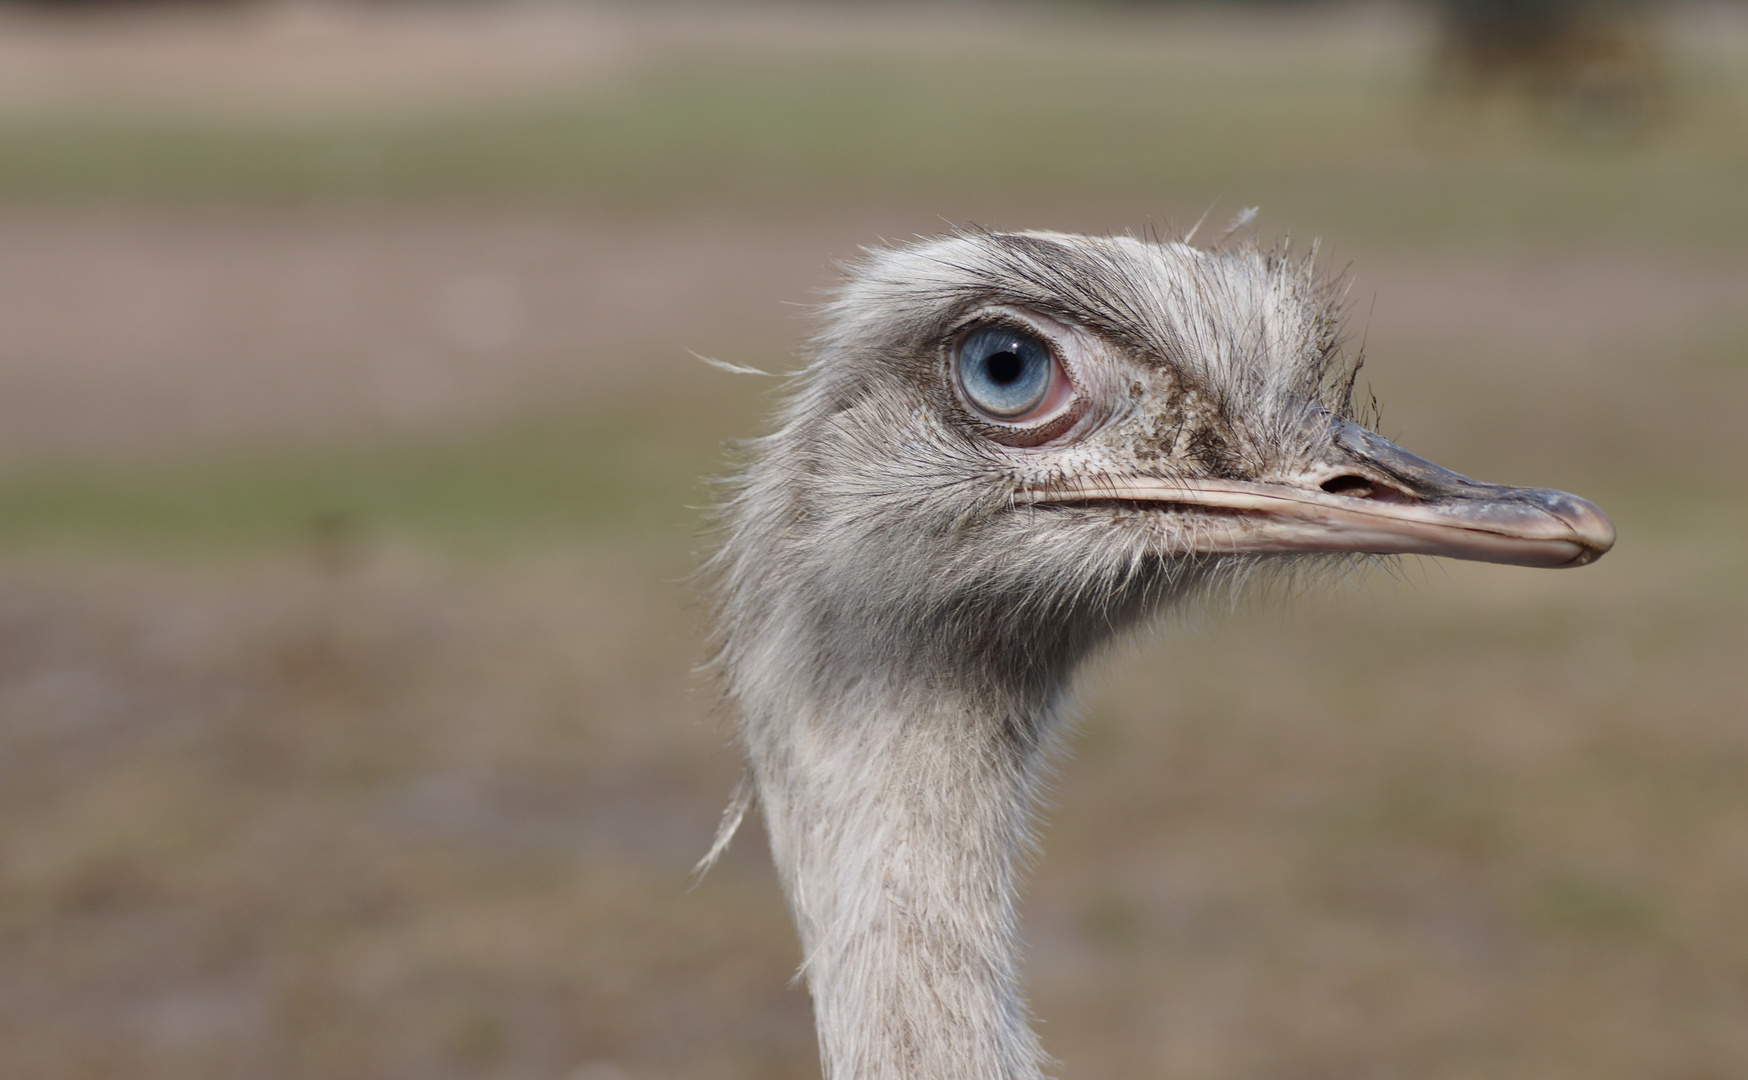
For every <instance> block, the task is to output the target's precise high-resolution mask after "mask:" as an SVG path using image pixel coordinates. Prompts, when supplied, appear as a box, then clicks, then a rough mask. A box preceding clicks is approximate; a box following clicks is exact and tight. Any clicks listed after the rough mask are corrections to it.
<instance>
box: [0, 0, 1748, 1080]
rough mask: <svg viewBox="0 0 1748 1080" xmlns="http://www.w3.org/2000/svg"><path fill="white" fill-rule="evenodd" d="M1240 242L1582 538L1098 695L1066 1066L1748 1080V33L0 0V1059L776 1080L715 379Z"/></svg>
mask: <svg viewBox="0 0 1748 1080" xmlns="http://www.w3.org/2000/svg"><path fill="white" fill-rule="evenodd" d="M1250 206H1260V207H1261V213H1260V217H1259V218H1258V221H1257V224H1256V225H1255V226H1253V227H1252V229H1253V230H1254V231H1255V232H1256V233H1257V234H1258V235H1259V237H1260V238H1261V239H1262V240H1263V241H1264V242H1269V241H1272V240H1273V239H1275V238H1278V237H1285V236H1289V235H1290V236H1292V237H1293V238H1294V240H1295V242H1296V243H1303V242H1305V241H1308V240H1310V239H1312V238H1314V237H1321V238H1322V241H1323V247H1322V251H1323V252H1324V256H1325V258H1327V259H1328V261H1329V263H1330V265H1331V266H1332V268H1334V269H1336V270H1342V269H1346V271H1347V273H1348V274H1349V276H1350V278H1351V281H1352V283H1353V292H1352V296H1353V315H1354V331H1355V334H1356V336H1357V337H1363V338H1364V340H1365V342H1366V348H1367V353H1368V356H1369V358H1370V362H1369V365H1368V367H1367V369H1366V371H1367V376H1368V377H1369V379H1370V381H1371V385H1372V387H1373V389H1374V390H1375V391H1376V393H1377V396H1378V398H1379V400H1380V402H1381V404H1382V416H1383V425H1382V426H1383V430H1384V432H1385V434H1387V435H1389V436H1390V437H1392V438H1395V439H1398V440H1400V441H1401V442H1402V443H1403V444H1405V445H1406V446H1408V447H1410V448H1412V449H1414V450H1416V451H1417V452H1419V453H1422V454H1425V455H1427V456H1430V457H1432V458H1433V459H1435V460H1437V461H1439V462H1440V463H1442V464H1445V465H1448V466H1451V467H1453V468H1455V469H1458V470H1459V471H1462V472H1465V473H1469V474H1471V475H1475V476H1478V477H1482V478H1485V479H1488V480H1494V481H1500V482H1509V483H1518V484H1533V485H1540V486H1551V487H1560V488H1565V489H1568V490H1572V491H1577V492H1579V493H1582V494H1584V495H1586V496H1588V497H1590V498H1592V499H1594V500H1595V501H1596V502H1598V503H1599V504H1601V505H1602V506H1603V507H1604V508H1605V509H1607V510H1608V511H1609V512H1610V513H1611V514H1613V515H1614V516H1615V519H1616V521H1617V523H1618V525H1619V527H1620V535H1621V540H1620V544H1619V546H1618V548H1617V549H1616V551H1615V552H1614V553H1613V554H1611V555H1610V556H1609V557H1608V558H1606V559H1604V560H1603V561H1602V562H1601V563H1599V564H1598V565H1596V566H1594V567H1592V568H1588V569H1585V570H1583V571H1578V572H1571V573H1542V572H1530V571H1524V570H1518V569H1512V568H1504V567H1489V566H1472V565H1442V564H1434V563H1414V562H1408V563H1404V564H1403V565H1402V566H1401V568H1400V570H1399V571H1398V572H1396V573H1394V574H1379V575H1375V576H1374V577H1373V578H1372V579H1371V580H1369V581H1368V582H1365V583H1364V584H1360V585H1352V584H1349V585H1342V586H1337V587H1334V588H1332V589H1331V590H1329V593H1328V595H1326V596H1320V597H1315V598H1312V599H1310V600H1308V601H1306V602H1302V603H1299V604H1297V605H1295V606H1294V607H1293V608H1291V609H1290V610H1286V611H1281V610H1258V611H1245V612H1240V613H1238V614H1236V615H1235V616H1234V617H1233V618H1231V619H1228V620H1224V621H1223V622H1222V623H1221V624H1220V625H1217V626H1211V627H1209V628H1207V629H1206V630H1205V631H1203V632H1201V633H1198V634H1196V635H1182V634H1177V635H1165V636H1162V638H1161V639H1160V640H1158V641H1155V642H1152V643H1149V644H1147V645H1146V646H1144V647H1141V648H1136V649H1132V650H1129V651H1127V652H1125V653H1124V654H1122V655H1121V656H1119V657H1117V658H1115V659H1114V660H1113V661H1112V662H1110V663H1109V664H1107V665H1104V667H1103V669H1102V670H1101V671H1100V672H1099V673H1097V675H1096V676H1095V677H1094V678H1092V679H1091V680H1089V686H1088V693H1087V696H1086V699H1085V707H1084V710H1083V713H1084V724H1083V730H1082V732H1081V734H1080V736H1079V738H1078V739H1077V740H1076V741H1075V743H1074V747H1073V750H1074V753H1073V757H1072V759H1071V760H1069V761H1067V762H1065V763H1064V766H1063V768H1062V771H1061V775H1060V779H1059V781H1058V783H1057V785H1056V790H1055V795H1054V797H1055V800H1056V803H1057V808H1056V810H1055V812H1054V813H1053V814H1052V815H1051V817H1050V821H1049V825H1048V828H1047V830H1046V835H1045V837H1044V840H1045V844H1044V852H1045V854H1044V857H1043V859H1042V860H1041V862H1040V863H1039V865H1038V866H1037V869H1036V873H1035V877H1034V882H1033V887H1032V889H1031V891H1030V894H1029V897H1028V901H1027V905H1026V908H1025V927H1026V933H1027V936H1028V938H1029V939H1030V941H1031V943H1032V958H1031V963H1030V969H1029V972H1030V973H1029V979H1030V985H1031V993H1032V997H1033V1000H1034V1004H1035V1006H1036V1008H1037V1010H1038V1012H1039V1014H1040V1015H1041V1016H1042V1017H1044V1018H1045V1023H1044V1024H1043V1027H1042V1031H1043V1037H1044V1041H1045V1045H1046V1047H1047V1048H1048V1049H1049V1050H1050V1051H1051V1052H1052V1053H1053V1054H1054V1055H1056V1056H1057V1057H1058V1058H1060V1060H1061V1066H1060V1072H1061V1074H1062V1075H1063V1076H1065V1077H1069V1078H1072V1080H1093V1078H1109V1080H1114V1078H1118V1077H1134V1076H1158V1077H1170V1078H1183V1080H1203V1078H1208V1080H1215V1078H1237V1080H1250V1078H1256V1080H1262V1078H1279V1077H1293V1078H1331V1080H1334V1078H1360V1080H1363V1078H1374V1077H1375V1078H1384V1077H1400V1076H1408V1075H1413V1076H1416V1077H1421V1078H1427V1080H1456V1078H1487V1080H1513V1078H1524V1080H1528V1078H1536V1080H1560V1078H1578V1077H1582V1078H1584V1080H1614V1078H1621V1080H1626V1078H1633V1080H1645V1078H1659V1080H1665V1078H1666V1080H1723V1078H1727V1077H1741V1076H1744V1075H1748V620H1745V615H1748V570H1745V568H1744V560H1743V552H1744V549H1745V544H1744V538H1745V537H1748V498H1745V497H1748V473H1745V471H1744V469H1743V465H1744V463H1745V462H1748V254H1745V253H1748V8H1745V7H1744V6H1742V5H1738V4H1722V3H1720V4H1710V5H1707V4H1696V5H1673V4H1671V5H1655V6H1652V5H1648V4H1641V5H1632V4H1626V3H1617V4H1613V5H1610V4H1604V3H1589V2H1581V0H1522V2H1516V3H1507V2H1504V0H1450V2H1448V3H1444V4H1434V3H1430V2H1429V3H1423V4H1418V5H1417V4H1411V3H1407V2H1404V3H1400V4H1361V5H1333V6H1332V5H1326V4H1314V3H1298V4H1291V3H1275V4H1260V3H1247V4H1215V3H1206V4H1196V5H1183V4H1146V3H1139V2H1135V3H1127V4H1123V3H1095V2H1090V0H1083V2H1077V3H1071V2H1066V0H1065V2H1062V3H1057V4H1049V3H1041V2H1040V3H1024V4H1022V3H1001V2H997V0H985V2H977V3H972V2H965V3H937V4H925V3H920V2H918V3H908V4H891V3H856V2H851V0H839V2H825V0H819V2H815V3H802V2H799V0H798V2H796V3H793V4H789V5H782V6H779V5H772V4H759V5H753V4H737V3H729V2H720V3H704V2H698V3H693V4H686V5H681V4H676V3H654V2H652V3H643V4H637V5H633V4H629V3H626V4H620V5H596V4H587V3H582V2H575V3H558V2H549V3H528V2H512V0H502V2H496V3H492V2H487V0H471V2H466V3H463V2H452V3H420V2H417V0H392V2H391V0H377V2H363V0H355V2H343V0H207V2H204V3H186V4H178V5H166V4H160V3H152V2H149V0H133V2H128V3H101V2H98V0H62V2H51V0H39V2H37V3H13V4H9V5H7V6H4V7H0V1074H4V1075H7V1076H19V1077H69V1078H86V1077H92V1078H95V1077H117V1078H119V1077H127V1078H153V1077H164V1078H169V1077H175V1078H178V1080H201V1078H221V1077H223V1078H235V1077H262V1078H281V1077H283V1078H312V1080H314V1078H321V1080H347V1078H360V1080H365V1078H379V1077H380V1078H391V1077H392V1078H400V1077H420V1078H439V1080H441V1078H450V1077H455V1078H462V1077H482V1078H506V1080H523V1078H527V1080H534V1078H566V1080H743V1078H744V1080H754V1078H759V1080H782V1078H790V1077H793V1078H806V1077H813V1076H817V1075H818V1067H817V1064H816V1061H815V1051H814V1044H813V1034H812V1026H811V1019H810V1015H809V1011H808V1004H807V1001H806V998H805V994H804V992H803V991H801V990H799V989H797V988H795V987H793V986H791V985H789V981H788V980H789V977H790V975H791V973H792V971H793V969H794V967H795V965H796V962H797V960H798V955H797V948H796V946H795V943H794V940H793V937H792V934H791V931H790V928H789V924H788V920H787V917H786V915H785V912H784V910H783V907H782V903H781V900H780V897H779V895H778V892H777V889H776V886H775V882H774V877H773V874H772V871H771V869H770V866H769V861H768V858H767V855H766V853H765V850H764V848H763V846H762V840H761V837H760V835H759V833H760V827H759V826H758V825H757V824H753V825H752V826H751V827H749V828H747V829H745V830H743V833H742V835H741V837H740V838H739V840H738V841H737V842H736V845H735V847H734V849H733V850H732V852H731V854H730V856H729V857H728V858H727V859H726V860H725V862H724V863H723V864H722V865H720V866H719V867H718V868H717V869H716V870H715V871H714V872H712V874H711V875H710V876H709V877H708V878H707V879H705V880H704V882H703V883H702V885H700V886H699V887H698V888H697V889H695V890H692V891H688V886H689V879H688V876H687V869H688V867H689V866H690V865H691V863H692V862H693V861H694V860H695V859H696V858H697V857H698V856H699V855H700V854H701V853H702V852H703V850H704V849H705V848H706V846H707V845H708V841H709V838H710V835H711V832H712V830H713V828H714V826H715V823H716V817H717V813H718V811H719V809H720V807H721V806H722V805H723V803H724V802H725V801H726V799H727V797H728V794H729V791H730V788H731V787H732V785H733V782H734V779H735V777H736V775H737V772H738V764H737V758H736V754H735V752H734V751H733V749H732V747H731V746H730V745H729V735H730V732H729V727H728V725H727V723H726V722H725V720H724V718H723V717H722V716H721V715H720V713H719V712H718V711H716V710H714V709H713V707H712V704H711V701H710V696H709V689H708V687H707V685H705V684H704V682H703V681H701V680H700V679H699V678H697V677H696V676H694V674H693V673H692V670H691V669H692V665H693V664H694V663H695V662H696V661H697V660H698V659H699V658H700V656H701V651H702V650H701V644H700V628H701V622H702V614H701V612H700V610H699V608H698V606H697V605H696V603H695V601H694V600H693V598H692V595H691V591H690V587H689V585H688V584H687V582H686V576H687V574H688V573H689V571H690V569H691V568H692V567H693V566H694V565H695V563H696V560H697V555H696V553H697V552H698V551H699V550H700V548H701V545H702V544H703V541H702V540H701V538H700V516H699V514H698V512H697V511H696V510H695V509H692V508H693V507H696V506H698V505H700V504H702V503H704V502H705V501H707V500H708V498H709V491H708V488H707V487H706V486H705V485H704V484H702V483H701V482H700V481H699V479H698V478H699V477H700V476H703V475H707V474H710V473H711V472H713V471H715V470H718V469H719V468H720V462H721V461H722V460H723V457H724V445H725V443H726V442H727V441H728V440H730V439H733V438H735V437H741V436H747V435H751V434H754V433H756V432H758V431H759V430H760V427H761V423H762V417H763V415H764V413H765V412H766V410H767V409H768V408H769V407H770V398H769V394H770V393H771V392H772V382H773V381H772V380H761V379H757V378H746V377H736V376H732V375H728V374H724V373H723V372H720V371H717V370H714V369H712V368H709V367H706V366H704V365H702V364H700V363H698V362H697V361H696V360H694V359H693V358H692V357H691V356H690V355H689V354H688V350H696V351H697V352H700V353H704V354H707V355H711V356H715V357H720V358H722V359H725V360H729V361H732V362H736V363H742V364H749V365H753V366H758V367H765V368H775V369H783V368H785V367H787V366H789V365H791V364H792V363H793V362H794V353H793V350H794V348H795V345H796V343H797V342H798V341H799V340H800V339H801V338H802V337H803V336H804V335H805V333H806V332H807V325H808V324H807V322H806V319H805V310H804V309H803V308H802V307H798V306H796V305H797V304H805V303H807V302H809V301H812V300H814V299H816V298H817V297H818V295H819V294H818V290H819V289H820V288H822V287H824V286H826V285H829V283H830V282H831V281H832V274H833V271H832V266H833V264H834V262H835V261H836V260H841V259H844V258H847V257H852V256H854V254H855V252H856V250H857V247H858V245H863V244H870V243H875V242H878V241H879V240H880V239H881V238H904V237H908V236H911V235H913V234H918V233H932V232H936V231H939V230H941V229H943V228H946V227H947V226H948V225H949V224H962V223H977V224H983V225H991V226H998V227H1033V228H1058V229H1071V230H1082V231H1110V230H1124V229H1139V228H1147V227H1150V226H1152V227H1157V228H1159V229H1161V230H1165V231H1170V230H1172V229H1174V228H1175V229H1180V230H1182V229H1187V228H1188V227H1189V226H1190V225H1191V224H1192V223H1193V222H1195V221H1196V220H1197V219H1198V218H1199V217H1201V216H1202V215H1203V214H1204V212H1207V213H1208V219H1209V224H1208V225H1205V226H1204V227H1203V236H1204V237H1207V236H1209V235H1211V234H1215V233H1218V232H1219V231H1221V230H1222V229H1223V227H1224V225H1225V223H1226V222H1227V221H1228V220H1229V219H1231V218H1232V217H1233V215H1234V214H1236V213H1237V212H1239V211H1240V210H1242V209H1244V208H1246V207H1250ZM1210 207H1212V209H1211V211H1210Z"/></svg>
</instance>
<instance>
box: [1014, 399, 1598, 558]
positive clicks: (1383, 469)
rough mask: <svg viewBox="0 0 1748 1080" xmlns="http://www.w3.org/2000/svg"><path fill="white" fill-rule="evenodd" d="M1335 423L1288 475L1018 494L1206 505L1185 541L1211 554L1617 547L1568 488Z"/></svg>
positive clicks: (1586, 551)
mask: <svg viewBox="0 0 1748 1080" xmlns="http://www.w3.org/2000/svg"><path fill="white" fill-rule="evenodd" d="M1337 424H1338V428H1337V430H1336V432H1335V438H1334V440H1333V441H1332V443H1331V446H1330V449H1329V452H1328V454H1327V455H1325V457H1324V459H1323V461H1322V462H1320V463H1319V464H1318V465H1317V466H1316V467H1315V468H1313V469H1310V470H1307V471H1306V472H1304V473H1303V474H1301V475H1296V476H1294V477H1291V478H1290V479H1288V480H1286V481H1280V482H1274V483H1261V482H1254V481H1245V480H1218V479H1211V478H1203V479H1187V480H1173V479H1165V478H1161V477H1151V476H1143V475H1132V476H1104V477H1099V478H1096V479H1093V480H1089V481H1085V482H1079V483H1076V484H1074V485H1073V486H1072V487H1069V488H1065V489H1052V490H1050V491H1047V492H1031V493H1029V494H1027V495H1026V496H1025V497H1024V498H1025V499H1026V501H1030V502H1100V501H1122V502H1131V503H1134V502H1141V503H1159V504H1162V505H1172V506H1181V507H1185V508H1195V509H1205V510H1211V511H1214V513H1213V514H1211V515H1204V521H1202V522H1198V527H1197V529H1195V530H1194V535H1195V540H1194V541H1193V544H1194V550H1195V551H1196V552H1205V553H1210V554H1212V553H1221V552H1264V551H1277V552H1279V551H1303V552H1311V551H1328V552H1368V553H1371V554H1377V555H1444V556H1448V557H1450V558H1455V559H1474V560H1478V561H1481V562H1495V563H1511V564H1513V565H1517V566H1547V567H1564V566H1583V565H1584V564H1586V563H1589V562H1594V561H1595V560H1596V559H1598V558H1600V557H1601V556H1602V554H1603V552H1605V551H1607V550H1608V549H1609V548H1611V547H1613V546H1614V535H1615V534H1614V523H1613V522H1611V521H1609V519H1608V517H1607V516H1606V515H1605V514H1603V512H1602V511H1601V510H1599V509H1597V508H1596V507H1595V506H1594V505H1593V504H1591V503H1589V502H1586V501H1585V500H1583V499H1580V498H1579V497H1578V496H1576V495H1568V494H1567V493H1565V492H1564V491H1550V490H1547V489H1544V488H1519V487H1505V486H1502V485H1499V484H1483V483H1479V482H1477V481H1474V480H1470V479H1469V478H1468V477H1466V476H1459V475H1457V474H1456V473H1454V472H1451V471H1450V470H1449V469H1443V468H1440V467H1439V466H1437V465H1434V464H1433V463H1432V462H1430V461H1427V460H1426V459H1425V458H1420V457H1416V456H1415V455H1413V454H1410V453H1409V452H1408V451H1406V450H1403V449H1402V448H1401V447H1399V446H1397V445H1396V444H1394V443H1392V442H1390V441H1389V440H1387V439H1384V438H1382V437H1380V436H1378V435H1374V434H1373V433H1371V432H1370V431H1367V430H1365V429H1364V428H1362V427H1359V426H1358V425H1356V424H1351V423H1348V422H1346V421H1337ZM1204 524H1205V525H1206V527H1203V526H1204Z"/></svg>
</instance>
